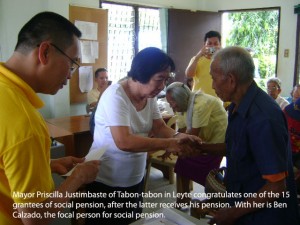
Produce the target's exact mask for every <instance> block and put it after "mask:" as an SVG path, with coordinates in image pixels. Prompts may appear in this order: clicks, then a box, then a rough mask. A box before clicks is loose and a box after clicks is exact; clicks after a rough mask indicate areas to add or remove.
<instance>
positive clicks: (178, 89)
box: [166, 82, 192, 112]
mask: <svg viewBox="0 0 300 225" xmlns="http://www.w3.org/2000/svg"><path fill="white" fill-rule="evenodd" d="M166 93H168V94H170V95H171V97H172V98H173V99H174V101H175V102H176V105H177V106H178V107H179V108H180V110H181V112H186V111H187V109H188V104H189V99H190V96H191V93H192V92H191V90H190V89H189V87H188V86H187V85H185V84H184V83H181V82H173V83H172V84H170V85H169V86H168V87H167V88H166Z"/></svg>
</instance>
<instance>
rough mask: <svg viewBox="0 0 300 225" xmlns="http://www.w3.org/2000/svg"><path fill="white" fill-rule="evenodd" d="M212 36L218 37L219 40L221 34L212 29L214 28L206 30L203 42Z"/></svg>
mask: <svg viewBox="0 0 300 225" xmlns="http://www.w3.org/2000/svg"><path fill="white" fill-rule="evenodd" d="M212 37H217V38H218V39H219V41H220V42H221V34H220V33H219V32H218V31H214V30H211V31H208V32H207V33H206V34H205V36H204V42H206V40H207V39H208V38H212Z"/></svg>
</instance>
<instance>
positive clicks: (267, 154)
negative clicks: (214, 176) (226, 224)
mask: <svg viewBox="0 0 300 225" xmlns="http://www.w3.org/2000/svg"><path fill="white" fill-rule="evenodd" d="M234 108H235V105H234V104H233V103H232V104H231V105H230V107H229V123H228V128H227V131H226V148H227V153H226V155H227V166H228V168H227V178H226V182H227V183H226V185H227V191H228V192H234V193H241V194H242V196H243V195H244V193H255V192H258V191H259V189H260V188H261V187H262V186H264V185H265V183H266V180H265V179H264V178H263V176H264V175H266V176H270V175H271V176H272V175H277V174H282V173H283V174H285V173H286V172H287V171H288V173H289V176H288V177H287V190H288V191H289V193H290V197H289V198H287V199H283V198H280V199H278V201H279V202H288V204H289V206H288V209H283V208H280V210H278V208H277V209H275V208H270V209H269V208H265V209H262V210H259V211H257V212H254V213H251V214H248V215H246V216H244V217H242V218H241V219H240V220H239V222H238V223H237V224H249V225H250V224H256V225H257V224H266V223H270V224H272V225H273V224H298V223H294V222H295V221H297V216H298V215H297V212H296V211H294V210H296V208H297V205H296V203H295V201H294V200H295V194H296V193H295V189H294V186H293V172H292V166H291V165H292V164H291V149H290V143H289V136H288V130H287V124H286V120H285V117H284V114H283V112H282V110H281V109H280V107H279V106H278V105H277V104H276V102H275V101H273V100H272V99H271V98H270V97H269V96H268V95H267V94H266V93H265V92H264V91H262V90H261V89H260V88H258V87H257V85H256V83H255V82H253V83H252V84H251V85H250V87H249V88H248V90H247V93H246V94H245V96H244V97H243V98H242V100H241V102H240V105H239V106H238V107H237V109H236V110H235V111H234V110H233V109H234ZM283 178H284V177H283ZM241 200H243V197H242V198H241V199H229V202H230V204H231V205H234V203H235V201H241ZM291 202H293V203H291ZM293 204H294V205H293ZM294 206H295V207H294ZM292 212H293V213H295V215H293V214H292ZM288 219H290V221H293V222H292V223H289V222H287V221H288Z"/></svg>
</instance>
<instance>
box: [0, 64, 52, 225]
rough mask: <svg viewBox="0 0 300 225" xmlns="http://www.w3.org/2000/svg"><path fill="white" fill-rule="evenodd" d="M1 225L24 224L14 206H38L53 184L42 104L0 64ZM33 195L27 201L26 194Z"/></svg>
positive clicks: (48, 139) (48, 142) (18, 79)
mask: <svg viewBox="0 0 300 225" xmlns="http://www.w3.org/2000/svg"><path fill="white" fill-rule="evenodd" d="M0 104H1V105H2V109H1V110H0V120H1V126H0V133H1V141H0V199H1V200H0V225H7V224H15V225H17V224H23V223H22V221H21V220H20V219H18V218H13V211H15V210H14V209H13V203H14V202H16V203H30V202H34V203H39V202H42V201H44V200H45V199H46V197H43V196H38V195H37V193H38V192H45V193H50V192H52V191H53V190H54V183H53V180H52V176H51V170H50V166H49V164H50V143H51V142H50V136H49V132H48V128H47V126H46V124H45V121H44V119H43V117H42V116H41V114H40V113H39V112H38V111H37V108H40V107H42V106H43V102H42V101H41V99H40V98H39V97H38V95H37V94H36V93H35V92H34V90H33V89H32V88H31V87H30V86H29V85H28V84H27V83H26V82H25V81H24V80H22V79H21V78H20V77H19V76H17V75H16V74H14V73H13V72H12V71H9V70H8V69H7V68H5V67H4V66H3V64H0ZM25 194H26V195H27V196H30V197H27V198H25V197H24V195H25Z"/></svg>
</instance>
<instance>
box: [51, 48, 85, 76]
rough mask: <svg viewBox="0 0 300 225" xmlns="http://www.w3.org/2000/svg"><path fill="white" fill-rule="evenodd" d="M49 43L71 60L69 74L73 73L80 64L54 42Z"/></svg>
mask: <svg viewBox="0 0 300 225" xmlns="http://www.w3.org/2000/svg"><path fill="white" fill-rule="evenodd" d="M50 45H52V46H53V47H54V48H55V49H56V50H57V51H59V52H60V53H61V54H63V55H64V56H66V57H67V58H68V59H69V60H70V61H71V67H70V72H71V74H73V73H74V72H75V71H76V70H77V69H78V68H79V67H80V65H79V64H78V63H77V62H75V61H74V60H73V59H72V58H71V57H70V56H68V55H67V54H66V53H65V52H64V51H63V50H61V49H60V48H59V47H57V46H56V45H55V44H53V43H50Z"/></svg>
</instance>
